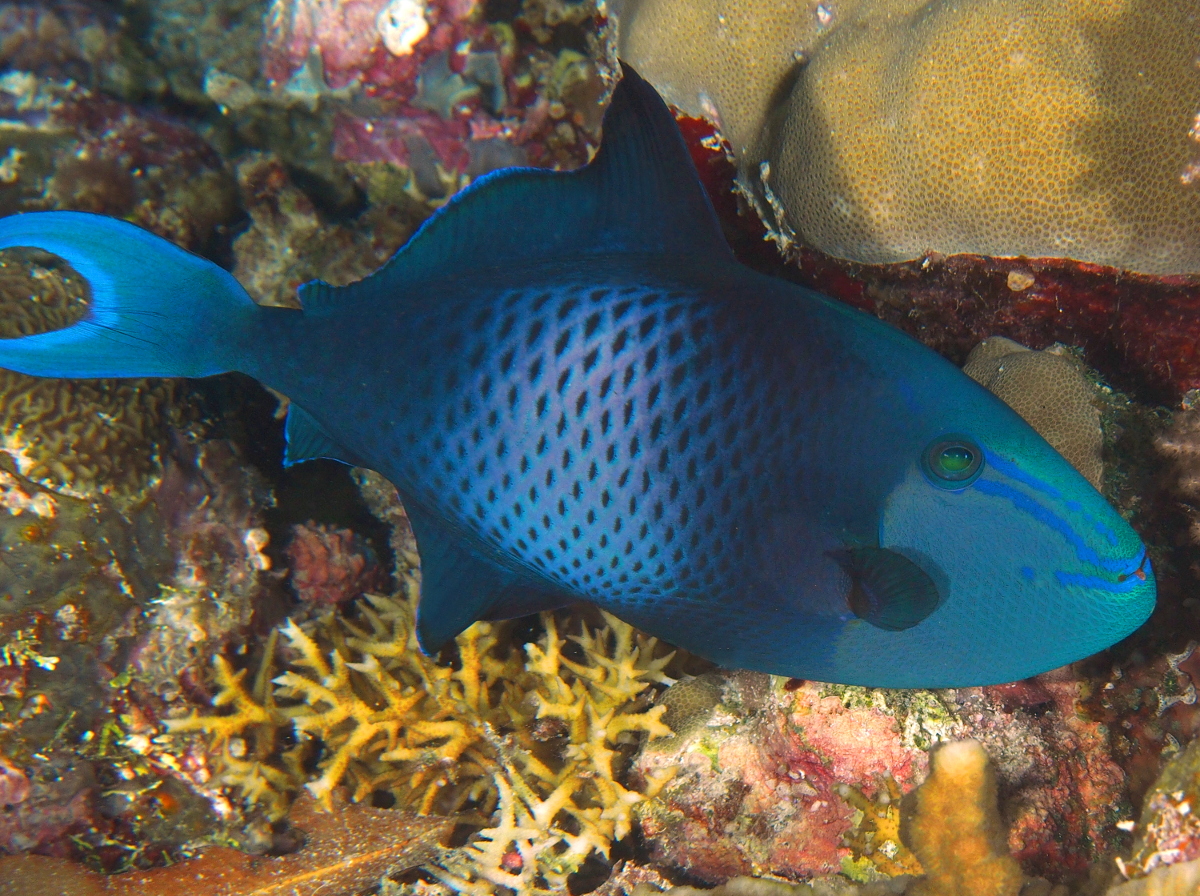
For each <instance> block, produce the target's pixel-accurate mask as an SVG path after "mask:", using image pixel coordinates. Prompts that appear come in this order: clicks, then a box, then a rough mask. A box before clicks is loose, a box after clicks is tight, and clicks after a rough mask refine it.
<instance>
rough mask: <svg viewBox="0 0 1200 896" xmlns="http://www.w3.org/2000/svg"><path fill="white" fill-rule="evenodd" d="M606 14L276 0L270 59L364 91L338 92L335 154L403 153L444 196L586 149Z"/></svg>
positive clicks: (275, 70)
mask: <svg viewBox="0 0 1200 896" xmlns="http://www.w3.org/2000/svg"><path fill="white" fill-rule="evenodd" d="M604 27H605V20H604V16H603V14H602V12H601V11H600V8H599V7H598V6H597V4H595V3H594V2H592V0H585V2H582V3H574V4H558V3H529V4H525V5H524V7H519V8H516V13H515V15H507V16H500V17H494V16H489V15H488V14H486V13H485V11H484V9H483V4H477V3H474V2H470V0H438V2H429V3H424V2H422V3H412V2H408V0H397V2H393V3H390V4H385V3H382V2H378V0H358V2H353V3H347V4H343V5H341V6H340V7H338V8H337V9H336V10H330V9H326V8H325V7H324V6H323V5H321V4H318V3H314V2H312V0H277V2H275V3H274V4H273V5H272V7H271V10H270V12H269V14H268V17H267V38H266V41H265V45H264V55H263V69H264V72H265V74H266V77H267V79H268V81H269V83H271V84H272V85H273V86H274V88H275V89H276V90H283V91H293V92H295V91H301V90H306V89H307V90H312V89H314V88H313V87H308V86H306V85H309V84H312V85H315V89H316V90H317V91H318V92H325V91H342V92H344V93H345V94H348V95H354V96H356V97H358V98H359V99H358V101H357V102H353V101H352V102H343V103H339V106H340V108H339V110H338V112H337V116H336V120H335V122H334V129H333V134H334V136H333V151H334V155H335V156H336V157H337V158H339V159H342V160H345V161H349V162H355V163H359V164H360V165H361V164H366V165H372V164H374V163H381V162H386V163H388V164H390V165H393V166H402V167H403V168H405V169H407V170H408V171H409V172H411V177H412V182H413V185H414V186H416V187H417V188H418V189H420V190H421V191H422V192H423V193H424V194H425V195H427V196H430V197H433V198H438V197H444V196H446V195H448V193H450V192H453V190H454V189H456V188H457V186H458V185H459V184H460V183H461V176H462V175H468V176H478V175H479V174H483V173H485V172H486V171H488V170H490V169H491V168H495V167H499V166H502V165H511V164H523V163H530V164H535V165H550V164H560V165H562V164H566V165H570V166H572V167H573V166H574V165H578V164H579V163H580V162H582V161H584V160H586V153H587V147H588V146H589V145H591V144H592V143H593V142H594V140H595V138H596V136H597V134H596V129H597V126H598V124H599V119H598V117H597V116H596V113H595V111H594V104H595V101H596V100H597V99H598V98H599V97H600V96H601V95H602V94H603V92H604V84H603V81H602V79H601V77H600V74H601V73H600V70H599V69H598V68H597V64H596V60H601V61H602V62H604V61H605V60H606V52H607V51H606V50H605V49H604V47H603V42H604V40H605V37H604V33H603V29H604ZM556 45H558V46H557V48H556ZM589 106H592V107H593V109H592V110H588V107H589ZM576 109H578V110H579V111H578V112H575V111H574V110H576ZM584 110H588V111H584Z"/></svg>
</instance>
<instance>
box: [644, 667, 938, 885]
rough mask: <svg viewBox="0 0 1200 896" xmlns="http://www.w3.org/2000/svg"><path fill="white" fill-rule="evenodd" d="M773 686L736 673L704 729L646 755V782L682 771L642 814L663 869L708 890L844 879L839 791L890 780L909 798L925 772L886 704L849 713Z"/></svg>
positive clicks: (844, 807)
mask: <svg viewBox="0 0 1200 896" xmlns="http://www.w3.org/2000/svg"><path fill="white" fill-rule="evenodd" d="M770 681H771V680H770V679H769V678H768V677H767V676H761V675H754V674H751V673H734V674H732V675H730V677H729V678H728V679H726V680H725V681H724V684H723V690H724V696H723V698H722V705H721V707H718V708H717V710H716V712H715V713H714V715H713V718H712V719H710V720H709V722H708V725H707V726H706V727H704V728H701V729H700V730H699V731H696V732H693V733H691V734H690V735H689V736H688V737H686V738H676V739H672V740H673V742H672V743H669V744H666V745H663V746H661V747H656V746H655V744H654V742H651V744H650V745H649V746H648V747H647V748H646V749H645V750H644V751H643V753H642V754H641V756H640V757H639V759H638V761H637V766H636V767H637V770H638V772H640V773H642V774H649V773H651V772H654V771H657V770H660V769H661V768H663V767H666V766H671V765H677V766H678V769H679V770H678V772H677V773H676V775H675V777H674V778H673V779H672V780H671V782H670V783H669V784H668V785H667V786H666V787H665V788H664V789H663V791H662V792H661V793H660V795H659V800H658V801H657V802H656V803H655V804H653V805H651V806H650V807H649V808H648V809H647V810H646V812H645V813H644V815H643V819H642V832H643V835H644V836H645V837H646V839H647V842H648V845H649V847H650V850H651V853H652V855H653V856H654V858H655V860H656V861H660V862H663V863H665V864H667V865H669V866H672V867H675V868H678V869H681V870H686V872H687V873H688V874H689V875H692V876H694V877H696V878H698V879H700V880H703V881H706V882H708V883H718V882H721V881H724V880H727V879H729V878H731V877H735V876H737V875H740V874H763V873H769V874H776V875H784V876H787V877H805V876H812V875H814V874H828V873H832V872H836V871H838V870H839V869H840V867H841V864H842V860H843V859H848V858H849V857H850V855H851V850H850V849H849V848H848V846H847V845H846V844H845V842H844V841H845V838H846V837H847V835H849V834H850V832H851V828H852V816H853V815H854V807H853V806H852V805H851V804H850V803H848V802H847V801H846V800H845V799H844V798H843V797H842V796H841V795H840V794H839V788H840V787H841V786H842V785H844V784H847V783H848V784H851V785H853V786H855V787H857V788H859V789H860V790H862V791H864V792H866V793H868V794H874V793H875V792H876V791H877V789H878V788H879V787H880V786H881V782H882V780H883V779H884V778H885V776H891V777H894V778H895V780H896V781H897V782H898V783H899V784H900V786H901V787H902V788H903V789H906V790H907V789H909V788H911V786H913V785H914V784H915V783H916V779H917V778H918V777H919V775H920V774H921V773H923V771H924V769H925V764H926V754H925V752H924V750H923V749H921V748H920V747H918V746H917V745H916V744H915V743H908V744H906V743H905V742H904V739H903V737H902V732H901V731H900V730H899V728H898V727H897V721H896V719H895V717H894V716H893V715H891V714H889V713H888V712H887V711H886V706H884V705H883V704H879V705H870V702H869V701H868V702H867V703H866V704H861V705H859V704H857V703H854V704H853V705H847V703H846V702H845V701H843V699H842V698H841V697H838V696H836V695H833V694H829V695H825V694H823V692H822V690H821V687H822V686H821V685H818V684H816V683H813V682H806V683H803V684H800V685H798V686H797V687H795V688H793V689H792V690H787V689H786V688H779V687H777V686H773V685H772V684H771V683H770ZM730 706H736V707H737V709H736V711H726V709H725V708H726V707H730ZM735 717H736V719H735Z"/></svg>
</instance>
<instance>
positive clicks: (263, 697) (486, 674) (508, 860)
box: [167, 583, 671, 893]
mask: <svg viewBox="0 0 1200 896" xmlns="http://www.w3.org/2000/svg"><path fill="white" fill-rule="evenodd" d="M410 584H411V583H410ZM356 608H357V610H358V618H357V619H356V620H350V619H347V618H344V617H337V616H335V615H333V614H329V615H327V616H325V617H323V619H322V620H321V621H319V622H316V623H313V624H310V625H309V626H307V630H306V628H305V627H301V626H300V625H298V624H297V623H296V622H294V621H291V620H289V621H288V623H287V624H285V625H284V626H283V627H282V628H281V629H280V632H281V635H282V640H283V641H284V642H286V649H285V650H283V651H282V653H283V654H284V655H285V656H286V657H287V660H286V662H287V667H288V668H287V670H286V671H284V672H283V673H282V674H280V675H278V676H276V677H275V678H274V685H275V686H274V688H273V689H271V688H268V687H266V685H265V682H266V673H265V672H262V671H260V673H259V675H258V677H257V681H256V684H255V686H254V687H252V688H248V687H246V686H245V685H244V684H243V683H242V681H243V678H244V675H245V672H244V671H240V672H235V671H234V670H233V669H232V667H231V666H230V665H229V663H228V662H227V661H226V660H225V659H224V658H221V657H218V658H217V659H216V660H215V667H214V668H215V679H216V680H215V684H216V687H217V696H216V698H214V705H215V706H216V707H217V708H218V710H219V712H218V713H216V714H211V715H204V714H200V713H193V714H192V715H191V716H190V717H188V718H182V719H174V720H169V721H168V722H167V725H168V728H169V729H171V730H172V731H174V732H176V733H178V734H185V733H187V732H202V733H204V734H206V735H207V736H208V738H209V740H210V749H211V750H212V751H213V753H214V754H216V756H217V757H218V758H217V760H216V763H217V766H218V769H219V775H220V781H221V782H222V783H226V784H229V785H233V786H235V787H236V788H237V789H239V790H240V791H241V793H242V795H243V797H245V798H247V799H252V800H255V801H257V802H260V803H267V804H268V805H269V806H274V807H275V808H276V809H277V808H278V806H279V805H281V804H280V803H279V802H278V794H279V793H280V792H281V791H286V790H290V789H293V788H296V787H298V786H300V784H302V783H305V784H306V787H307V789H308V791H309V792H310V793H311V794H312V795H313V796H315V797H316V798H317V799H318V800H320V801H321V802H322V803H324V804H326V805H328V801H329V800H330V798H331V795H332V794H333V793H334V791H335V789H336V788H337V787H338V786H339V785H340V784H342V783H348V784H349V785H350V787H351V790H352V793H353V796H354V799H355V800H363V799H366V798H368V797H370V796H371V795H373V794H378V793H381V792H382V793H387V794H390V795H391V797H392V798H393V799H394V800H395V802H396V805H397V806H398V807H400V808H404V809H409V810H414V811H417V812H420V813H422V814H428V813H437V814H453V813H462V816H461V817H463V818H464V819H472V818H473V819H475V820H476V822H477V823H479V824H481V825H484V824H488V823H489V822H488V820H489V819H491V822H490V826H488V827H486V828H485V829H484V830H483V831H482V832H481V833H480V835H479V839H478V840H477V841H475V842H474V843H472V844H471V845H470V846H468V847H467V848H466V849H465V850H463V851H460V852H451V853H448V854H447V855H446V856H444V857H443V858H442V859H441V860H440V862H439V864H438V865H437V867H433V868H432V869H431V873H433V874H434V875H435V876H437V877H439V878H440V879H442V880H443V882H444V883H445V884H446V885H447V886H450V887H451V888H452V889H457V890H461V891H464V892H480V893H482V892H490V891H491V889H492V888H494V887H498V886H505V887H518V888H519V889H520V892H527V893H534V892H541V891H543V890H545V891H547V892H550V891H554V890H555V889H556V888H561V887H562V886H564V885H565V881H566V877H567V875H569V874H571V873H572V872H574V871H575V870H577V869H578V867H579V866H580V865H581V864H582V862H583V861H584V859H586V858H587V856H588V855H589V854H591V853H592V852H593V851H598V852H600V853H602V854H607V851H608V847H609V844H610V843H612V842H613V841H614V840H618V839H621V838H623V837H625V836H626V835H627V834H628V833H629V831H630V828H631V824H632V819H633V809H634V807H635V806H636V805H637V804H638V803H640V802H641V801H642V800H644V799H645V798H646V796H648V795H653V793H655V792H656V791H657V789H658V788H659V787H661V785H662V784H663V783H664V782H665V780H666V779H667V778H668V777H669V776H670V772H669V771H668V772H662V773H659V774H657V775H650V776H647V777H646V778H645V781H646V786H645V787H644V789H643V790H642V791H641V792H638V791H635V790H631V789H629V788H628V787H626V786H625V784H624V783H622V781H621V777H620V773H621V768H622V760H621V756H622V755H624V754H625V753H626V751H627V747H628V746H629V745H631V744H632V743H634V742H635V741H636V740H637V739H638V737H640V736H643V735H648V736H651V737H656V736H664V735H667V734H669V733H670V729H668V728H667V727H666V726H665V725H664V724H663V723H662V722H661V716H662V714H663V712H664V711H665V707H648V705H647V698H648V697H649V695H650V692H649V691H648V688H649V687H650V686H651V685H652V684H653V683H666V682H668V681H669V679H667V678H665V676H664V674H663V671H662V670H663V668H664V666H665V664H666V663H667V662H668V660H669V659H670V657H671V655H670V654H667V655H663V651H662V650H661V649H660V648H659V647H658V645H657V642H656V641H655V639H653V638H650V637H647V636H644V635H641V634H638V633H636V632H635V631H634V630H633V629H632V628H631V627H630V626H628V625H625V624H624V623H622V622H620V621H618V620H616V619H615V618H613V617H609V616H605V618H604V620H603V623H602V624H597V625H588V624H581V625H580V627H579V629H578V631H577V633H575V634H572V635H569V636H564V635H561V634H560V633H559V629H558V623H557V621H556V619H555V617H554V616H552V615H550V614H543V616H542V617H541V619H542V623H543V625H544V626H545V633H544V634H543V635H542V637H541V638H540V639H539V640H538V641H537V642H536V643H529V644H526V645H525V647H524V649H523V650H520V649H516V648H515V647H512V646H511V645H509V644H508V642H507V641H506V639H505V638H504V637H503V633H504V630H503V628H502V627H500V626H497V625H494V624H489V623H477V624H476V625H474V626H472V627H471V628H470V629H468V630H467V631H466V632H464V633H463V634H462V635H460V636H459V637H458V639H457V647H458V661H457V663H455V664H454V665H452V666H447V665H441V664H439V663H437V662H436V661H435V660H433V659H430V658H428V657H426V656H424V655H423V654H422V653H421V652H420V650H419V648H418V647H417V644H416V638H415V633H414V626H413V603H412V600H411V598H401V599H390V598H383V597H370V596H368V597H365V598H363V599H362V600H360V601H359V602H358V603H357V604H356ZM268 661H269V660H268ZM289 726H290V727H291V728H293V729H294V731H295V733H296V734H297V735H298V737H299V743H298V744H297V746H296V747H294V748H292V749H291V750H290V751H289V752H288V753H286V754H285V753H282V752H281V751H280V750H279V749H278V748H277V743H278V738H279V735H280V733H281V732H282V731H283V729H285V728H287V727H289ZM317 744H320V745H321V747H322V749H321V750H320V751H319V752H318V751H314V750H313V747H315V746H316V745H317ZM313 758H316V765H315V771H314V772H313V773H312V774H311V776H310V777H309V780H307V782H305V780H304V778H305V772H304V769H305V768H307V767H309V766H308V765H307V764H306V763H308V762H310V761H311V760H312V759H313ZM273 801H274V802H273ZM514 854H515V856H516V857H515V858H514Z"/></svg>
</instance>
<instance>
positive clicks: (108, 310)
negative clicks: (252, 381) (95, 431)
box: [0, 212, 255, 377]
mask: <svg viewBox="0 0 1200 896" xmlns="http://www.w3.org/2000/svg"><path fill="white" fill-rule="evenodd" d="M16 246H26V247H33V248H37V249H43V250H45V251H46V252H50V253H52V254H54V255H57V256H59V257H60V258H63V259H65V260H66V261H67V262H68V263H69V264H71V266H72V267H74V268H75V270H76V271H78V272H79V274H80V276H82V277H83V278H84V279H85V280H87V282H88V284H89V285H90V286H91V292H92V295H91V303H90V305H89V308H88V313H87V315H86V316H85V317H84V318H83V319H82V320H80V321H79V322H78V323H75V324H73V325H71V326H69V327H64V328H63V329H61V330H54V331H52V332H49V333H39V334H37V335H34V336H22V337H19V338H15V339H0V367H4V368H7V369H9V370H16V371H18V372H20V373H27V374H30V375H32V376H54V377H143V376H172V377H174V376H210V375H212V374H215V373H224V372H225V371H228V370H232V369H234V366H233V364H232V360H231V359H232V358H233V355H234V353H233V351H231V349H232V348H233V346H234V344H235V340H234V339H232V338H231V335H232V334H234V333H237V332H239V331H242V329H243V328H244V326H245V324H246V322H247V318H248V317H249V315H250V314H251V313H253V311H254V309H255V305H254V302H253V301H252V300H251V299H250V297H249V296H248V295H247V294H246V291H245V290H244V289H243V288H242V286H241V284H239V283H238V282H237V281H236V280H235V279H234V278H233V276H232V275H231V274H229V272H227V271H225V270H222V269H221V268H220V267H218V266H217V265H215V264H213V263H212V262H211V261H206V260H205V259H203V258H200V257H198V256H196V255H192V254H191V253H190V252H186V251H184V250H183V249H180V248H179V247H178V246H175V245H173V244H171V243H169V242H167V241H166V240H164V239H162V238H160V237H157V236H155V235H154V234H152V233H149V232H147V231H145V230H142V229H141V228H140V227H135V226H134V225H132V224H128V223H126V222H124V221H119V220H117V219H115V218H106V217H103V216H101V215H92V214H86V213H83V212H31V213H28V214H22V215H12V216H10V217H7V218H3V219H0V249H9V248H13V247H16Z"/></svg>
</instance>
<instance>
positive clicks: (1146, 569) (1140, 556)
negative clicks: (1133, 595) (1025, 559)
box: [1054, 546, 1154, 594]
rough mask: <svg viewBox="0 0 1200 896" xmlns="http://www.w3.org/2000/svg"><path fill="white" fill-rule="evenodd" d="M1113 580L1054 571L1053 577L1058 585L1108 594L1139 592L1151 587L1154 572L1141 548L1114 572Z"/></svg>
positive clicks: (1143, 549)
mask: <svg viewBox="0 0 1200 896" xmlns="http://www.w3.org/2000/svg"><path fill="white" fill-rule="evenodd" d="M1114 572H1115V575H1114V576H1113V578H1111V579H1110V578H1101V577H1100V576H1094V575H1088V574H1087V573H1078V572H1066V571H1064V570H1061V569H1060V570H1056V571H1055V573H1054V577H1055V578H1056V579H1057V580H1058V583H1059V584H1060V585H1064V586H1071V585H1073V586H1076V587H1079V588H1095V589H1098V590H1100V591H1107V592H1109V593H1110V594H1128V593H1130V592H1132V591H1140V590H1142V589H1143V588H1145V587H1146V586H1147V585H1150V586H1151V587H1153V584H1154V570H1153V569H1152V568H1151V566H1150V557H1149V556H1148V555H1147V554H1146V548H1145V547H1144V546H1143V547H1142V548H1141V550H1139V551H1138V553H1137V554H1135V555H1134V556H1133V557H1132V558H1130V559H1129V560H1128V561H1126V562H1125V563H1124V564H1123V565H1122V569H1121V570H1118V571H1114Z"/></svg>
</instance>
